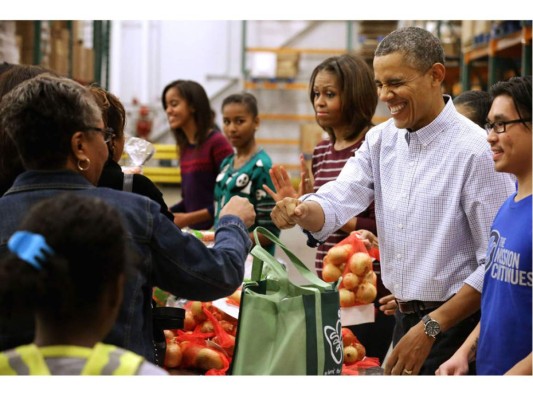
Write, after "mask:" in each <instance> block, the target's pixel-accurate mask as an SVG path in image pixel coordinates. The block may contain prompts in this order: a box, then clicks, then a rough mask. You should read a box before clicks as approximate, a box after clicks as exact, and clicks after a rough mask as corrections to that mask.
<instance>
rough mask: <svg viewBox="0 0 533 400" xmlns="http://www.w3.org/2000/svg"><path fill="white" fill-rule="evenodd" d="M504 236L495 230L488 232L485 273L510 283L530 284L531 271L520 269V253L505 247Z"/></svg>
mask: <svg viewBox="0 0 533 400" xmlns="http://www.w3.org/2000/svg"><path fill="white" fill-rule="evenodd" d="M505 242H506V238H505V237H503V236H501V235H500V232H499V231H497V230H492V232H491V233H490V238H489V244H488V249H487V263H486V266H485V273H486V274H487V273H489V274H490V277H491V278H492V279H496V280H499V281H502V282H507V283H510V284H512V285H519V286H528V287H531V286H532V282H533V277H532V272H531V271H529V272H528V271H524V270H521V269H520V253H518V252H515V251H513V250H511V249H507V248H505Z"/></svg>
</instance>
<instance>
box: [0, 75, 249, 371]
mask: <svg viewBox="0 0 533 400" xmlns="http://www.w3.org/2000/svg"><path fill="white" fill-rule="evenodd" d="M0 125H1V126H2V129H4V131H5V132H6V133H7V134H8V135H9V136H10V137H11V139H12V140H13V142H14V143H15V145H16V147H17V149H18V151H19V153H20V156H21V158H22V162H23V165H24V168H25V169H26V172H23V173H22V174H20V175H19V176H18V177H17V179H16V180H15V182H14V184H13V186H12V187H11V188H10V189H9V190H8V191H7V192H6V194H5V195H4V196H3V197H2V198H0V254H2V253H4V252H5V251H6V250H7V249H6V243H7V241H8V239H9V237H10V236H11V235H12V234H13V232H14V231H15V230H16V228H17V226H18V225H19V223H20V221H21V220H22V218H23V217H24V215H25V214H26V212H27V211H28V210H29V209H30V207H31V206H32V205H33V204H35V203H36V202H38V201H39V200H41V199H43V198H48V197H52V196H55V195H58V194H60V193H62V192H64V191H73V192H76V194H78V195H80V196H91V197H98V198H101V199H103V200H104V201H106V202H107V203H108V204H110V205H112V206H114V207H115V208H116V210H117V213H118V214H119V215H120V217H121V219H122V220H123V221H124V223H125V225H126V229H127V236H128V244H129V246H130V247H131V249H132V250H133V251H134V253H135V254H136V256H137V257H136V258H135V259H136V262H135V263H134V265H132V266H134V267H135V268H130V273H129V276H128V278H127V281H126V286H125V291H124V302H123V305H122V308H121V310H120V313H119V316H118V319H117V322H116V323H115V325H114V326H113V329H112V330H111V333H110V334H109V335H108V336H107V338H106V339H105V340H104V342H105V343H109V344H114V345H117V346H120V347H123V348H125V349H128V350H131V351H133V352H136V353H138V354H140V355H142V356H144V357H145V358H146V359H148V360H149V361H154V346H153V337H152V336H153V333H152V309H151V298H152V288H153V286H158V287H160V288H161V289H163V290H166V291H168V292H170V293H172V294H174V295H176V296H178V297H184V298H187V299H194V300H201V301H209V300H215V299H218V298H221V297H224V296H227V295H230V294H231V293H233V292H234V291H235V290H236V289H237V288H238V287H239V285H240V284H241V283H242V281H243V276H244V262H245V259H246V256H247V254H248V251H249V249H250V246H251V242H250V239H249V237H248V231H247V227H249V226H250V225H251V224H252V223H253V222H254V219H255V212H254V209H253V206H252V205H251V204H250V203H249V202H248V200H246V199H243V198H240V197H236V198H235V199H232V200H231V201H230V202H229V203H228V204H227V205H226V207H224V209H223V210H222V212H221V218H220V221H219V223H218V225H217V228H216V233H215V245H214V246H213V247H212V248H207V247H206V246H205V245H204V244H203V243H202V242H201V241H199V240H198V239H197V238H195V237H194V236H192V235H189V234H187V233H184V232H182V231H181V230H180V229H179V228H178V227H176V226H175V225H174V224H173V223H172V222H171V221H170V220H169V219H168V218H166V217H164V216H163V215H162V214H161V213H160V211H159V209H160V207H159V205H158V204H157V203H155V202H154V201H152V200H150V199H148V198H146V197H144V196H140V195H136V194H133V193H127V192H120V191H116V190H112V189H108V188H99V187H95V185H96V184H97V182H98V180H99V178H100V174H101V172H102V168H103V166H104V164H105V162H106V160H107V154H108V153H107V146H106V142H107V141H108V140H109V139H110V135H109V132H108V131H107V130H106V128H105V126H104V123H103V121H102V114H101V111H100V109H99V107H98V106H97V104H96V102H95V100H94V97H93V96H92V95H91V93H90V92H89V90H88V89H87V88H85V87H83V86H82V85H80V84H78V83H76V82H74V81H72V80H70V79H66V78H56V77H53V76H50V75H48V74H43V75H40V76H38V77H36V78H33V79H30V80H28V81H26V82H23V83H21V84H20V85H18V86H17V87H16V88H14V89H13V90H11V91H10V92H9V93H8V94H7V95H5V96H4V97H3V98H2V101H1V103H0ZM73 229H84V227H83V226H75V227H73ZM43 273H46V271H43ZM33 329H34V328H33V320H32V316H31V315H29V313H28V315H21V314H17V315H14V314H13V313H10V310H9V305H8V304H3V305H2V311H1V314H0V350H5V349H7V348H12V347H16V346H18V345H20V344H25V343H29V342H31V341H32V340H33V336H34V331H33Z"/></svg>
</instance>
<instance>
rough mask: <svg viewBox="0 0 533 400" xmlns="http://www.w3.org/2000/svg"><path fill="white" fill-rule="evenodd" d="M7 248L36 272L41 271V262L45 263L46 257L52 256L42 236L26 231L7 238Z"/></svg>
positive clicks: (51, 251) (52, 252)
mask: <svg viewBox="0 0 533 400" xmlns="http://www.w3.org/2000/svg"><path fill="white" fill-rule="evenodd" d="M7 247H8V248H9V250H11V252H12V253H14V254H16V255H17V256H18V258H20V259H21V260H23V261H26V262H27V263H28V264H31V265H32V266H33V267H34V268H35V269H37V270H40V269H42V267H43V266H42V262H43V261H46V259H47V257H48V255H50V254H54V251H53V250H52V248H51V247H50V246H48V244H47V243H46V240H45V238H44V236H43V235H40V234H38V233H33V232H28V231H17V232H15V233H14V234H13V235H12V236H11V238H9V241H8V242H7Z"/></svg>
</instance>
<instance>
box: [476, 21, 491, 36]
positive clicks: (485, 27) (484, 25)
mask: <svg viewBox="0 0 533 400" xmlns="http://www.w3.org/2000/svg"><path fill="white" fill-rule="evenodd" d="M491 29H492V21H486V20H476V21H474V36H477V35H481V34H486V33H490V31H491Z"/></svg>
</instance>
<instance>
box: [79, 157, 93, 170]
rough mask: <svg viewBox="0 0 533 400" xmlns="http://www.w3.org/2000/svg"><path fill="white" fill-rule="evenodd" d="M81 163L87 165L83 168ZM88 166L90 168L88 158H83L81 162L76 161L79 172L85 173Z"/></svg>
mask: <svg viewBox="0 0 533 400" xmlns="http://www.w3.org/2000/svg"><path fill="white" fill-rule="evenodd" d="M82 163H87V166H86V167H85V168H84V167H83V165H82ZM90 166H91V160H89V159H88V158H85V159H83V160H78V169H79V170H80V171H87V170H88V169H89V167H90Z"/></svg>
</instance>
